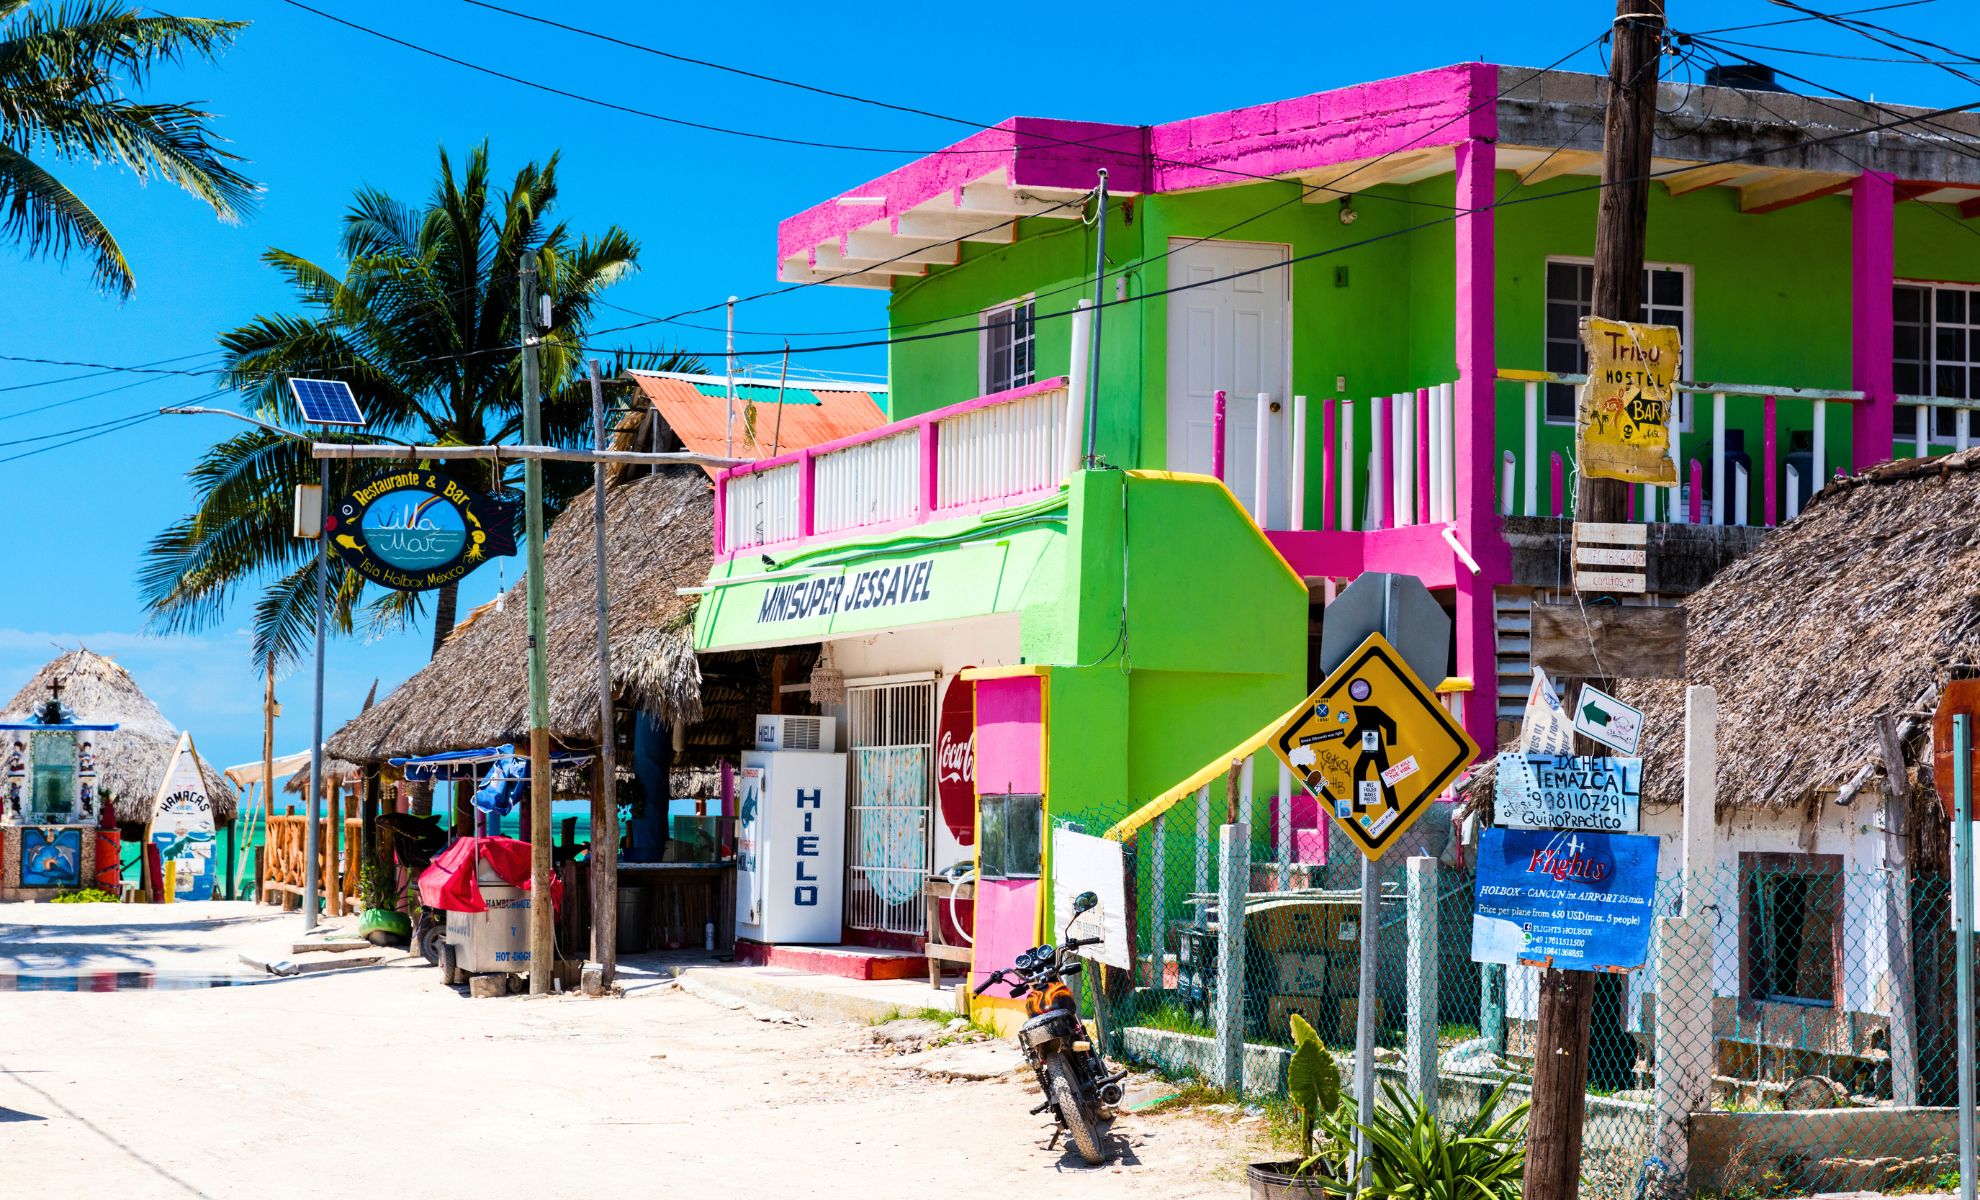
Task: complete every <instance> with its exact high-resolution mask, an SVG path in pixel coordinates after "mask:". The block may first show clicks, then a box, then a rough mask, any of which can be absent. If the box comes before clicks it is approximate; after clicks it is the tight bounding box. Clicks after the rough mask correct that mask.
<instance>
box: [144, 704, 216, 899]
mask: <svg viewBox="0 0 1980 1200" xmlns="http://www.w3.org/2000/svg"><path fill="white" fill-rule="evenodd" d="M213 834H214V830H213V801H212V800H211V798H209V797H208V796H207V794H206V779H205V778H204V777H203V776H202V775H201V774H200V770H199V756H198V755H197V754H196V753H195V752H194V751H193V744H192V735H191V734H186V733H182V734H180V735H179V746H178V749H176V750H174V751H173V752H172V765H171V767H170V769H168V770H167V771H166V772H165V782H164V783H163V784H162V785H160V787H159V789H158V798H157V799H156V800H155V801H153V802H152V807H151V837H150V841H151V844H152V845H154V846H156V847H158V863H159V867H160V870H161V871H162V870H163V868H164V864H166V863H168V862H170V863H176V864H177V866H176V867H174V868H173V870H174V877H175V885H174V887H173V897H174V898H175V899H179V900H209V899H212V897H213V844H214V839H213Z"/></svg>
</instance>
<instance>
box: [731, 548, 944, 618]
mask: <svg viewBox="0 0 1980 1200" xmlns="http://www.w3.org/2000/svg"><path fill="white" fill-rule="evenodd" d="M934 576H935V560H934V559H932V558H922V559H916V560H915V561H913V562H904V563H886V564H883V565H881V566H876V567H866V568H863V569H861V570H857V571H847V572H845V573H844V574H842V575H819V576H814V577H812V578H810V579H794V580H792V581H790V582H789V583H779V584H774V585H772V586H771V587H770V588H769V589H767V590H766V591H765V592H764V593H763V599H762V601H761V602H760V605H759V607H758V609H757V613H756V623H757V624H759V625H769V624H773V623H775V622H779V621H802V620H804V619H805V618H807V617H830V616H836V615H838V614H839V613H851V612H862V611H865V610H868V609H884V608H902V607H906V606H907V605H910V604H920V603H923V602H924V601H927V600H929V599H932V598H933V596H934V592H933V590H932V585H933V583H934Z"/></svg>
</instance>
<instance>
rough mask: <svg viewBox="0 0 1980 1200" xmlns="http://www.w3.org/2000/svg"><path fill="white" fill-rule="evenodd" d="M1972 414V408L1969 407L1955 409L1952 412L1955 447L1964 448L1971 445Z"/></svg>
mask: <svg viewBox="0 0 1980 1200" xmlns="http://www.w3.org/2000/svg"><path fill="white" fill-rule="evenodd" d="M1972 416H1973V410H1972V409H1970V408H1961V409H1956V410H1954V412H1953V446H1954V447H1955V448H1956V449H1960V450H1964V449H1966V448H1967V447H1969V446H1971V445H1973V422H1972V420H1971V418H1972Z"/></svg>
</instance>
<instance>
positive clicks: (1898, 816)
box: [1877, 714, 1918, 1108]
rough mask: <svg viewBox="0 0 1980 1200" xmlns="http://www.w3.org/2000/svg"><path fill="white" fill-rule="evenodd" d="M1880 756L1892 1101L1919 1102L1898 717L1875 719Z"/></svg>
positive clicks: (1906, 798)
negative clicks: (1882, 756)
mask: <svg viewBox="0 0 1980 1200" xmlns="http://www.w3.org/2000/svg"><path fill="white" fill-rule="evenodd" d="M1877 738H1878V742H1879V744H1880V746H1881V748H1882V750H1883V755H1884V807H1883V813H1882V814H1881V815H1882V824H1883V826H1884V873H1883V884H1884V887H1885V888H1887V889H1889V894H1888V895H1887V896H1886V897H1885V899H1886V903H1885V904H1883V905H1882V906H1881V907H1882V908H1883V910H1884V945H1885V952H1884V953H1885V967H1884V970H1885V972H1886V976H1887V978H1888V979H1889V980H1890V988H1891V1103H1892V1104H1894V1105H1897V1106H1898V1107H1900V1108H1909V1107H1912V1106H1914V1105H1916V1104H1917V1103H1918V1009H1917V1002H1916V998H1915V996H1914V995H1913V988H1912V978H1911V961H1912V960H1911V853H1910V849H1911V823H1910V813H1911V777H1910V775H1909V774H1907V773H1906V771H1905V766H1904V741H1903V738H1902V737H1901V736H1900V735H1899V733H1898V726H1897V719H1896V718H1895V717H1892V716H1890V715H1889V714H1886V715H1884V716H1883V717H1881V718H1879V719H1878V721H1877Z"/></svg>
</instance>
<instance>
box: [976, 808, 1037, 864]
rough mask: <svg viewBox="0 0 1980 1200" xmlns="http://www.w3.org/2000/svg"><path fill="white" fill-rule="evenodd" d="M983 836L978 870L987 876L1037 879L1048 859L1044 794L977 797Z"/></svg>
mask: <svg viewBox="0 0 1980 1200" xmlns="http://www.w3.org/2000/svg"><path fill="white" fill-rule="evenodd" d="M976 806H977V813H978V816H979V819H980V820H981V822H982V826H983V829H982V838H981V840H980V842H979V845H978V847H977V855H978V858H977V871H978V872H979V873H980V874H981V875H982V876H983V878H985V879H1036V878H1038V875H1039V872H1040V870H1041V868H1042V867H1043V865H1044V862H1045V797H1043V796H1025V795H1016V794H1007V795H986V796H979V797H977V801H976Z"/></svg>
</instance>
